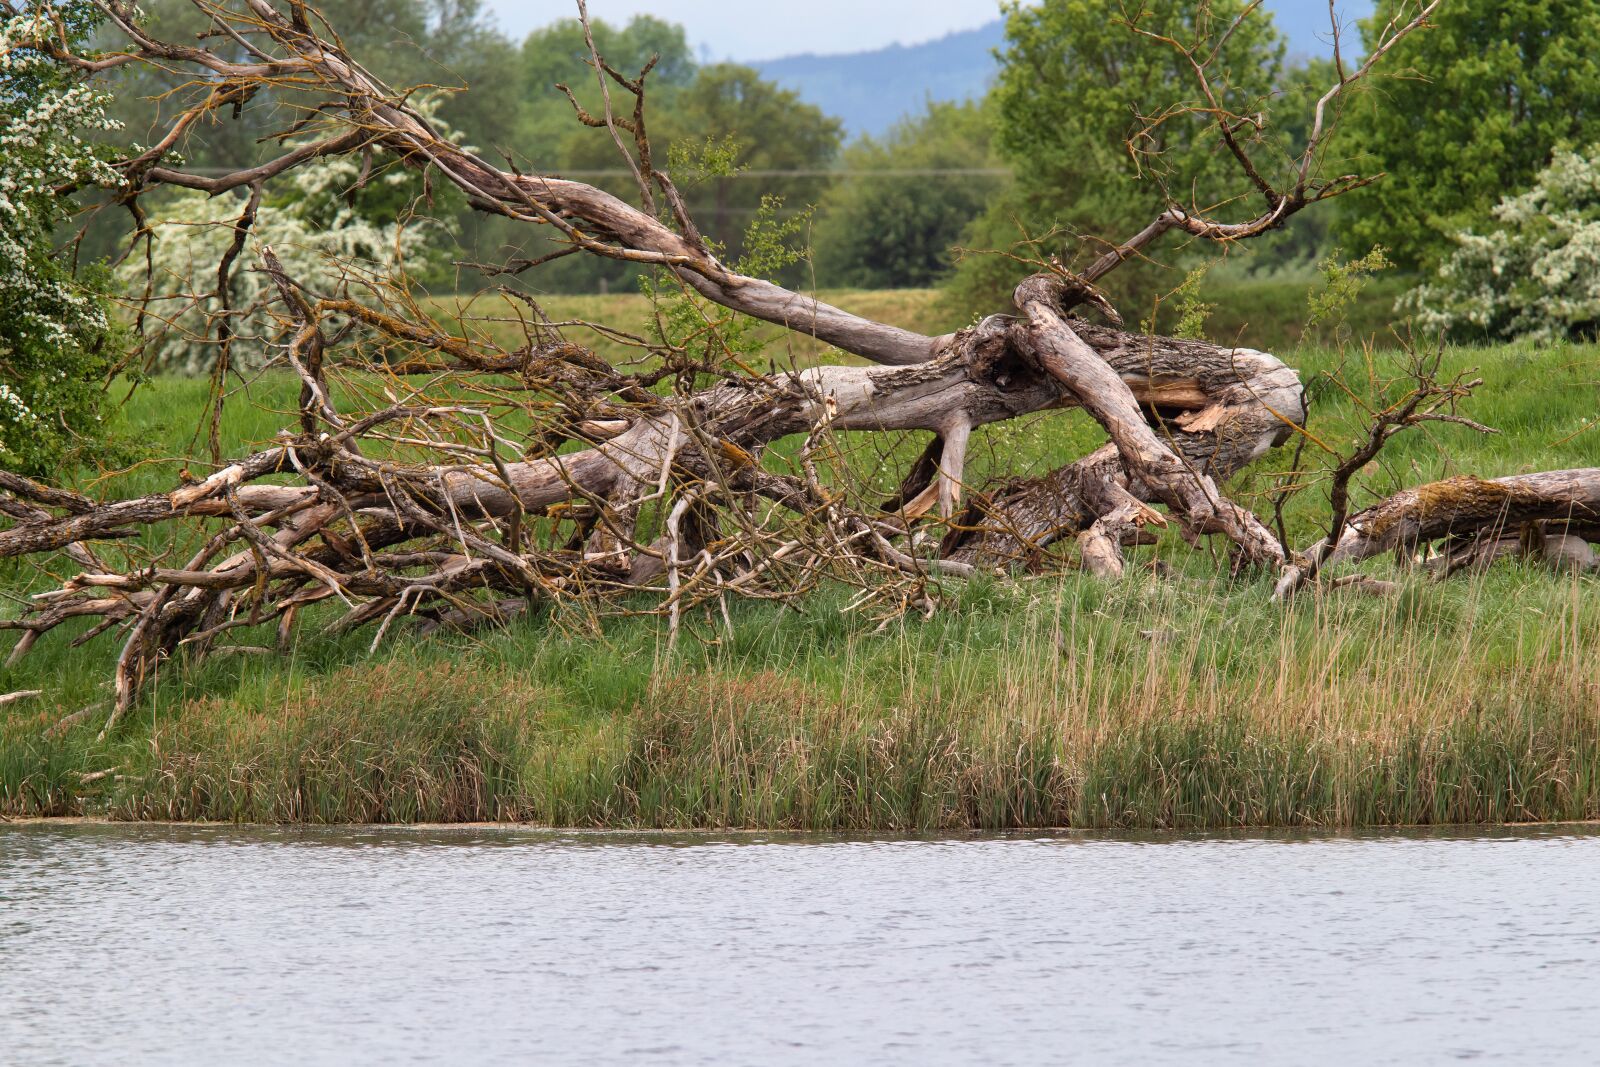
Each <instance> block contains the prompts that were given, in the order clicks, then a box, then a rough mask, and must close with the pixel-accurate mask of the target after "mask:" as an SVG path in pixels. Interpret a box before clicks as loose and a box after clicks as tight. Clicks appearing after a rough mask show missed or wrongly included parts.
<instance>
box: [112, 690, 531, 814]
mask: <svg viewBox="0 0 1600 1067" xmlns="http://www.w3.org/2000/svg"><path fill="white" fill-rule="evenodd" d="M545 699H546V694H544V693H542V692H541V691H540V690H539V689H538V688H537V687H529V686H526V685H522V684H519V683H517V682H515V681H514V680H513V679H511V678H508V677H506V676H504V675H499V674H478V673H476V672H470V673H469V672H463V673H461V674H452V673H449V672H443V671H439V670H437V669H433V668H422V667H418V666H416V665H413V664H407V663H400V662H394V661H391V662H387V663H382V664H378V665H375V666H372V667H370V668H366V669H361V670H355V669H351V668H345V669H342V670H338V671H335V672H333V673H332V674H330V675H328V676H326V677H324V678H321V679H318V680H315V681H313V682H310V683H308V684H306V685H305V686H304V687H302V688H299V689H297V690H294V691H291V692H288V693H281V694H274V695H273V698H272V699H269V700H260V699H258V700H257V701H252V702H248V703H241V702H237V701H230V700H223V699H217V698H210V699H204V700H197V701H193V702H191V703H189V704H188V705H187V706H185V707H184V708H183V709H182V712H181V714H179V715H176V716H174V717H171V718H170V719H168V720H166V721H164V722H162V723H160V724H159V725H156V726H155V727H154V728H153V729H152V730H151V733H150V737H149V748H150V756H149V759H148V761H147V763H146V765H145V766H144V768H143V770H142V773H140V774H138V775H130V776H128V778H127V779H126V780H125V783H124V784H123V786H122V787H121V788H120V789H119V790H118V792H117V794H116V795H115V797H114V798H113V799H112V800H111V802H110V804H109V805H108V807H107V809H106V811H107V813H108V814H110V815H112V816H113V817H116V818H127V819H151V818H154V819H178V820H188V819H207V820H223V821H251V822H284V823H349V822H364V823H410V822H480V821H489V820H511V819H516V818H518V817H519V815H520V814H521V813H520V811H519V808H518V805H517V799H516V798H517V795H518V789H519V778H520V771H519V769H518V768H517V767H516V766H515V765H514V764H513V762H512V760H513V759H515V757H516V756H517V755H518V754H519V753H520V752H521V751H522V750H524V749H525V748H527V747H528V746H529V739H530V738H531V737H532V736H533V735H534V734H536V733H537V731H538V730H539V728H540V721H541V718H542V714H543V709H544V703H545Z"/></svg>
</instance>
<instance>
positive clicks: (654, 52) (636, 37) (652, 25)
mask: <svg viewBox="0 0 1600 1067" xmlns="http://www.w3.org/2000/svg"><path fill="white" fill-rule="evenodd" d="M590 29H591V31H592V32H593V34H594V43H595V48H596V49H598V50H599V52H600V55H601V56H602V57H603V58H604V59H605V61H606V62H607V63H609V64H611V66H612V67H614V68H616V69H617V70H619V71H621V72H622V73H623V74H625V75H627V76H629V77H633V76H635V75H637V74H638V73H639V72H640V71H641V70H643V69H644V65H645V64H646V63H648V62H650V60H651V59H652V58H655V60H656V63H655V66H654V67H653V68H652V69H651V71H650V77H649V79H648V81H647V84H648V86H649V87H650V94H651V104H652V106H653V107H659V106H660V104H661V100H662V98H663V97H664V96H666V95H669V94H670V93H671V92H672V91H673V90H674V89H680V88H682V87H684V86H686V85H688V84H689V83H690V82H691V81H693V80H694V76H695V70H696V65H695V61H694V53H693V52H691V51H690V50H689V41H688V38H687V37H686V36H685V35H684V32H683V27H682V26H679V25H676V24H675V23H671V22H666V21H663V20H662V19H658V18H655V17H653V16H651V15H635V16H634V17H633V18H632V19H630V20H629V21H628V23H627V25H625V26H615V25H613V24H611V23H609V22H606V21H605V20H604V19H593V20H591V22H590ZM519 62H520V71H521V86H522V96H523V99H524V100H525V101H526V102H527V103H526V106H525V108H524V111H523V119H522V121H523V128H522V132H523V134H524V136H525V138H526V139H525V142H524V144H525V148H524V151H525V152H527V153H528V154H529V155H530V156H531V157H532V158H533V161H534V162H535V163H538V164H543V165H545V166H551V167H568V166H570V165H571V164H570V161H569V158H568V152H567V145H568V143H569V142H571V141H572V140H573V138H574V135H575V134H576V132H577V129H576V124H575V123H574V121H573V110H572V104H571V102H570V101H569V100H568V99H567V97H566V95H565V94H564V93H563V92H561V90H559V89H557V88H556V86H558V85H565V86H567V88H569V89H571V90H572V92H573V94H574V95H575V96H576V97H577V99H578V102H579V103H581V104H582V105H583V106H584V107H585V108H586V109H587V110H589V111H590V113H592V114H595V115H598V114H600V113H601V96H600V87H599V85H598V83H597V82H596V80H595V73H594V68H593V67H591V66H589V45H588V43H587V42H586V41H585V40H584V35H583V25H582V23H580V22H579V21H578V20H577V19H562V20H559V21H557V22H553V23H551V24H550V25H548V26H545V27H542V28H540V29H537V30H534V31H533V32H532V33H530V34H528V36H527V37H526V38H525V39H524V40H523V42H522V51H521V58H520V60H519ZM612 91H613V93H614V94H615V93H619V92H620V91H619V90H617V88H616V87H615V86H613V87H612ZM614 99H615V97H614ZM628 99H629V104H628V109H629V111H630V112H631V101H632V98H631V97H629V98H628ZM616 162H617V165H618V166H620V165H621V162H620V160H619V161H616Z"/></svg>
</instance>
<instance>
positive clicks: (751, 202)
mask: <svg viewBox="0 0 1600 1067" xmlns="http://www.w3.org/2000/svg"><path fill="white" fill-rule="evenodd" d="M655 130H656V131H657V135H658V136H659V137H660V138H661V141H662V143H664V144H667V145H673V144H677V145H687V146H693V145H700V146H703V145H707V144H711V145H716V144H731V145H735V146H737V148H738V160H739V163H740V164H741V166H742V168H743V170H742V171H740V172H738V173H723V174H716V175H709V176H707V177H705V178H704V180H702V181H699V182H697V183H694V184H692V185H690V186H689V188H688V190H687V198H688V203H689V210H690V211H691V212H692V213H694V215H695V218H696V221H698V222H699V224H700V226H701V228H702V229H703V230H705V232H706V234H707V235H708V236H710V237H712V238H713V239H715V240H718V241H720V242H722V243H723V245H724V246H725V247H726V248H727V249H728V250H729V253H730V254H731V255H733V256H735V257H737V256H738V255H740V254H742V252H743V243H744V242H743V235H744V232H745V229H746V227H747V226H749V225H750V222H751V220H752V219H754V218H755V217H756V216H757V215H758V214H760V213H761V211H762V201H763V198H764V197H776V198H779V199H781V200H782V201H783V202H784V203H785V204H787V205H789V210H792V211H795V210H804V208H805V207H806V206H807V205H810V204H815V203H816V202H817V201H818V200H820V199H821V197H822V194H823V193H824V192H825V191H826V190H827V188H828V184H829V181H830V179H829V177H828V176H827V174H826V173H825V172H826V171H827V170H828V169H829V168H830V167H832V165H833V163H834V160H835V158H836V157H837V155H838V152H839V145H840V143H841V141H843V139H844V128H843V126H842V125H841V123H840V122H839V120H838V119H835V118H830V117H829V116H827V115H824V114H823V113H822V111H821V109H819V108H817V107H815V106H813V105H811V104H807V103H805V102H804V101H802V100H801V99H800V97H799V95H798V94H797V93H795V92H793V91H791V90H789V89H782V88H779V87H778V86H777V85H775V84H774V83H772V82H769V81H764V80H763V79H762V78H761V76H760V75H759V74H758V73H757V72H756V71H754V70H752V69H750V68H749V67H741V66H739V65H737V64H733V63H719V64H716V65H714V66H709V67H702V68H700V71H699V72H698V73H697V74H696V75H695V78H694V81H692V82H691V83H689V85H688V86H686V87H685V88H684V89H682V90H681V91H680V92H677V93H675V94H673V96H672V97H671V99H670V100H669V101H667V104H666V107H665V108H664V109H663V110H662V111H658V112H657V115H656V119H655ZM745 171H748V172H749V176H748V177H746V176H744V172H745ZM784 174H789V175H791V176H789V177H784V176H783V175H784ZM752 179H753V180H752Z"/></svg>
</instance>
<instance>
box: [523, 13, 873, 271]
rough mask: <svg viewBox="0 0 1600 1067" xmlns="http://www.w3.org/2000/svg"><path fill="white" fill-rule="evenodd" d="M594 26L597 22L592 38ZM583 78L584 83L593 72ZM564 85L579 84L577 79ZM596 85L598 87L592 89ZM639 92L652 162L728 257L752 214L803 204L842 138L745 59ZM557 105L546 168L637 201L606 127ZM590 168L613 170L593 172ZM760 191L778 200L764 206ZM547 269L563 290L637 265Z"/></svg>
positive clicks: (837, 128) (569, 263)
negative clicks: (554, 141)
mask: <svg viewBox="0 0 1600 1067" xmlns="http://www.w3.org/2000/svg"><path fill="white" fill-rule="evenodd" d="M639 21H640V20H637V19H636V20H635V24H637V23H639ZM630 25H631V24H630ZM600 26H601V24H598V23H597V24H596V27H595V28H596V39H595V43H596V45H597V46H599V44H600V36H599V33H600ZM680 32H681V31H680ZM578 40H579V41H580V42H581V40H582V37H581V34H580V36H579V37H578ZM569 43H570V42H569ZM601 54H602V55H603V56H605V57H606V60H607V62H609V63H611V64H612V65H613V66H617V67H618V69H623V70H625V69H626V68H625V67H622V66H621V65H620V64H619V62H618V61H616V60H613V59H612V56H611V54H608V53H606V52H605V50H604V49H602V50H601ZM633 58H635V59H637V58H638V56H637V55H636V56H634V57H633ZM646 58H648V57H646ZM640 62H641V63H642V62H643V60H641V61H640ZM586 76H587V77H588V78H589V79H590V82H589V83H588V84H590V85H592V84H593V73H592V72H588V73H587V75H586ZM652 77H653V76H652ZM570 87H571V88H572V89H573V91H574V93H577V92H578V87H577V85H571V86H570ZM598 92H599V89H598V87H597V86H596V87H595V88H594V95H595V96H598ZM629 99H630V101H631V98H629ZM647 99H648V103H647V105H646V107H647V109H648V110H647V115H648V127H647V128H648V131H649V135H650V141H651V144H652V148H653V152H654V159H655V163H656V165H657V166H661V167H668V168H670V169H671V171H672V174H673V178H674V180H675V181H676V182H677V184H678V186H679V188H680V190H681V191H682V192H683V195H684V200H685V202H686V203H687V205H688V208H689V211H690V213H691V214H692V215H693V216H694V218H695V221H696V222H697V223H698V224H699V226H700V228H701V229H702V231H703V232H704V233H705V235H706V236H707V237H708V238H710V239H711V240H713V241H714V242H716V243H717V244H718V245H719V246H720V247H721V249H722V252H723V254H724V256H725V257H726V258H727V259H729V260H730V261H731V260H736V259H738V258H739V257H740V256H741V255H743V253H744V243H745V238H746V233H747V230H748V228H749V226H750V224H751V222H752V221H753V220H754V219H756V218H757V217H758V216H761V215H764V214H767V213H770V212H772V211H773V210H777V211H778V212H779V215H780V217H788V216H791V215H795V214H798V213H800V212H804V211H805V210H806V209H807V208H808V207H809V206H811V205H813V204H815V203H817V201H818V200H820V199H821V197H822V195H823V193H824V192H825V191H826V190H827V188H828V185H829V183H830V181H831V178H830V176H829V173H828V172H829V170H830V168H832V166H833V164H834V161H835V159H836V158H837V155H838V152H839V144H840V141H841V140H842V139H843V130H842V127H841V125H840V123H839V121H838V120H837V119H833V118H830V117H828V116H827V115H824V114H823V113H822V112H821V111H820V110H819V109H818V108H816V107H814V106H812V105H810V104H807V103H805V102H803V101H802V100H801V99H800V97H799V96H798V95H797V94H796V93H794V92H791V91H789V90H787V89H781V88H779V87H778V86H777V85H775V84H773V83H772V82H769V81H765V80H763V79H762V78H761V76H760V75H759V74H757V73H756V72H755V71H754V70H751V69H750V68H749V67H741V66H738V65H736V64H731V63H721V64H716V65H713V66H708V67H701V68H699V69H697V70H696V71H695V72H694V75H693V77H692V79H691V80H690V81H689V82H688V83H687V84H684V85H672V84H665V83H664V84H662V85H660V86H657V87H656V88H655V89H653V90H652V91H651V92H650V95H649V97H648V98H647ZM613 101H614V103H615V102H616V98H615V97H614V98H613ZM579 102H580V103H583V104H584V106H585V109H586V110H589V109H590V108H591V105H590V103H589V102H588V101H586V100H585V99H584V98H583V96H582V95H581V94H580V95H579ZM562 106H563V108H565V113H564V114H563V115H562V117H561V121H560V126H559V128H560V129H562V130H563V131H564V134H563V135H562V138H561V140H560V141H559V145H560V148H559V151H558V152H557V153H556V156H557V158H559V159H560V160H561V165H560V166H559V167H554V168H553V169H556V170H558V171H559V170H578V171H581V172H584V174H585V180H588V181H591V182H593V183H594V184H596V185H599V186H601V187H603V188H606V189H608V190H609V191H611V192H614V193H616V194H617V195H619V196H622V197H624V198H626V199H637V193H636V191H635V188H634V181H633V178H632V176H631V175H629V174H627V172H626V165H625V164H624V163H623V161H622V157H621V156H620V155H618V154H617V147H616V143H615V142H614V141H613V140H612V137H611V134H610V133H609V132H608V131H607V130H604V129H594V128H590V127H587V126H584V125H581V124H580V123H578V122H577V121H576V120H575V119H574V117H573V111H572V105H571V104H570V103H567V102H565V101H563V104H562ZM596 107H597V105H596ZM594 113H595V112H594V111H593V110H591V114H594ZM628 113H629V114H631V103H630V106H629V110H628ZM554 128H556V127H552V129H554ZM550 136H551V137H554V136H555V135H554V134H553V133H552V134H551V135H550ZM623 137H624V143H627V144H629V146H630V147H631V137H630V136H629V135H627V134H626V133H624V135H623ZM596 171H615V172H617V173H615V174H613V175H612V176H610V177H595V176H594V172H596ZM767 198H770V199H772V200H775V201H781V202H782V204H783V205H784V206H783V207H781V208H777V209H774V208H773V207H772V205H770V204H768V205H765V206H764V200H765V199H767ZM524 229H526V227H524ZM555 247H556V245H555V244H553V243H551V242H550V241H548V240H546V239H543V238H540V239H536V241H535V242H534V243H532V244H530V245H529V246H527V247H526V248H525V249H524V254H525V255H529V256H537V255H540V254H545V253H548V252H550V251H552V250H553V249H554V248H555ZM551 268H552V269H545V270H541V272H540V278H539V281H540V284H541V285H543V286H547V287H552V288H558V289H567V290H592V289H594V288H596V287H597V286H598V285H599V284H601V283H602V282H603V283H604V284H605V285H608V286H621V287H631V286H632V285H633V284H634V279H635V278H636V277H637V276H638V273H639V271H638V268H637V267H635V266H634V265H632V264H628V263H621V262H614V261H604V260H599V259H597V258H595V257H582V258H580V257H571V258H569V259H567V260H563V261H561V262H559V263H555V264H551ZM798 270H799V268H798V267H793V266H791V267H790V268H789V269H788V271H787V272H786V274H785V277H787V278H790V279H791V280H792V279H794V277H795V276H796V274H797V273H798Z"/></svg>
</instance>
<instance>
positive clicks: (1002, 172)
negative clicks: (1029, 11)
mask: <svg viewBox="0 0 1600 1067" xmlns="http://www.w3.org/2000/svg"><path fill="white" fill-rule="evenodd" d="M247 169H248V167H189V168H187V169H186V173H189V174H197V175H201V176H204V177H212V178H215V177H221V176H223V175H226V174H234V173H237V172H238V171H241V170H247ZM547 176H548V177H551V178H631V177H633V172H632V171H630V170H621V169H596V170H584V169H580V170H564V171H559V172H556V173H553V174H550V175H547ZM1010 176H1011V171H1009V170H1007V169H1006V168H1004V167H922V168H899V167H895V168H884V169H882V170H741V171H738V172H737V173H734V174H728V175H720V176H719V177H726V178H741V179H749V178H766V179H773V178H1009V177H1010ZM530 177H537V175H530Z"/></svg>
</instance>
